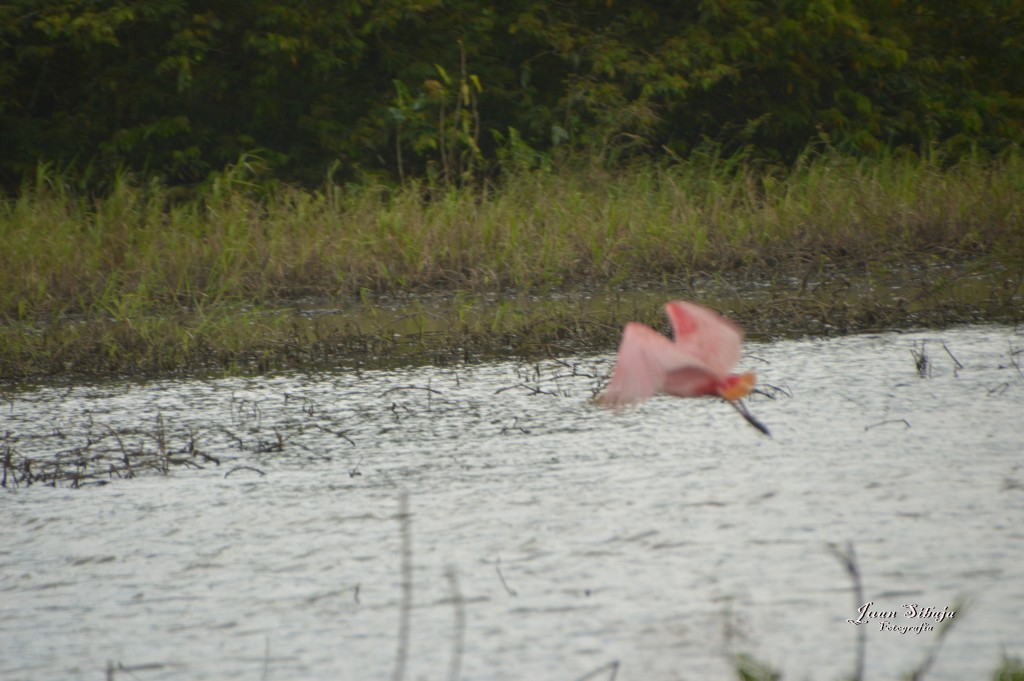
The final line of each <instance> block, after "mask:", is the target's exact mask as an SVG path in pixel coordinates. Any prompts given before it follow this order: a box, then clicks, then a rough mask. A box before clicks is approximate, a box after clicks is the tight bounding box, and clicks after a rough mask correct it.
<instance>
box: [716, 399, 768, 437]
mask: <svg viewBox="0 0 1024 681" xmlns="http://www.w3.org/2000/svg"><path fill="white" fill-rule="evenodd" d="M726 402H728V403H729V404H731V405H732V406H733V408H734V409H735V410H736V411H738V412H739V413H740V416H742V417H743V418H745V419H746V420H747V423H749V424H750V425H752V426H754V427H755V428H757V429H758V430H760V431H761V432H762V433H764V434H765V435H767V436H768V437H771V436H772V434H771V433H770V432H768V426H766V425H764V424H763V423H761V422H760V421H758V420H757V418H756V417H755V416H754V415H753V414H751V413H750V411H749V410H748V409H747V405H745V404H743V401H742V400H726Z"/></svg>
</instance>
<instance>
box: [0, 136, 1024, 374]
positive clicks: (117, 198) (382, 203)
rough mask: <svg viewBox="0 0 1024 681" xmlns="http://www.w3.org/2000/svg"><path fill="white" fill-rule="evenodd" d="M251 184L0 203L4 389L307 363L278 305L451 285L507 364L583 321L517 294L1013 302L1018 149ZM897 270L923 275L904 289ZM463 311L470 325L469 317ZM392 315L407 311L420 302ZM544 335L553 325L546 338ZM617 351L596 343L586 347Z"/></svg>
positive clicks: (1021, 171) (1021, 189) (1023, 193)
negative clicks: (870, 295)
mask: <svg viewBox="0 0 1024 681" xmlns="http://www.w3.org/2000/svg"><path fill="white" fill-rule="evenodd" d="M246 172H247V171H246V170H245V169H244V168H238V169H229V170H228V171H226V172H225V173H224V174H222V175H221V176H220V177H219V178H218V179H217V180H216V181H215V182H213V183H211V185H210V186H209V188H208V189H207V190H205V191H204V192H203V193H202V194H200V195H194V196H182V195H181V194H179V193H177V192H175V191H173V190H171V189H168V188H164V187H160V186H138V185H137V184H135V183H133V182H132V181H131V180H130V178H128V177H125V176H118V177H116V178H113V180H112V181H111V184H110V188H109V190H108V191H107V192H106V193H105V194H104V195H102V196H89V195H86V194H83V193H81V192H77V191H75V190H74V189H72V187H71V184H70V182H69V181H67V180H66V179H65V178H61V177H58V176H54V175H52V174H47V173H46V172H45V171H41V172H40V174H39V176H38V177H37V178H36V181H35V182H34V183H33V184H31V185H30V186H26V187H25V188H24V189H23V190H22V191H21V192H20V193H19V194H18V195H17V196H13V197H8V198H6V199H4V200H2V202H0V243H3V245H4V247H3V248H2V249H0V377H4V378H19V377H24V376H27V375H32V374H36V373H63V372H65V371H71V372H72V373H78V372H82V371H85V367H88V366H92V367H94V368H95V369H96V371H108V370H114V371H119V372H123V373H134V372H136V371H164V370H167V369H168V368H172V367H176V368H182V367H185V368H194V369H195V368H202V366H203V365H204V364H212V365H216V366H220V365H222V364H224V363H225V362H226V363H227V364H228V365H231V364H232V362H234V363H235V364H236V365H237V364H239V363H241V364H246V365H253V360H252V359H251V358H252V357H258V356H263V357H266V356H273V357H275V358H277V359H275V360H274V361H272V362H269V364H271V365H276V364H283V365H285V366H288V365H292V364H294V362H289V361H279V360H280V358H281V357H282V356H283V355H286V354H287V353H286V352H282V351H280V350H279V349H274V350H267V349H266V348H264V350H262V351H258V350H259V347H260V345H261V344H263V345H264V346H266V345H267V344H270V345H271V346H272V345H274V344H282V343H283V344H285V345H287V344H288V343H298V344H299V345H300V346H301V347H302V348H303V350H302V353H307V354H308V353H309V352H311V351H312V346H311V345H310V344H311V343H313V342H314V341H310V340H308V339H309V338H311V337H316V334H317V333H318V332H319V331H310V330H309V329H307V328H305V327H306V326H308V324H307V322H308V320H302V319H299V320H298V321H295V320H294V319H285V318H282V317H281V316H280V315H279V314H273V313H269V312H267V311H268V310H274V309H280V308H281V307H282V306H288V305H292V304H294V303H296V301H311V300H315V301H318V304H320V305H321V306H326V307H342V308H346V309H348V308H350V307H351V303H352V302H353V301H360V300H361V301H363V302H369V303H370V305H369V307H368V308H367V309H366V310H363V311H362V312H360V313H358V314H357V315H356V316H357V317H359V316H360V315H364V314H370V315H372V314H380V313H381V310H383V309H390V306H389V305H387V304H382V303H381V296H382V295H386V296H392V297H393V296H396V295H398V296H404V297H405V298H404V299H405V300H406V301H413V302H414V301H415V299H416V297H418V296H422V295H423V294H425V293H426V292H434V293H436V292H447V293H449V294H451V295H454V294H455V292H461V293H460V294H459V295H461V296H462V297H461V298H459V299H458V300H454V299H453V300H451V301H449V302H447V303H446V304H445V308H446V310H445V312H444V314H445V315H448V314H449V313H450V314H451V315H453V316H452V317H450V318H447V319H446V322H447V326H448V327H452V326H454V328H455V329H457V330H458V332H459V334H460V335H461V336H462V337H463V338H460V340H459V341H458V343H456V344H460V343H462V341H463V340H465V337H469V336H473V335H474V334H477V335H481V336H488V335H489V336H490V339H489V341H488V343H485V344H489V345H490V346H491V347H493V348H494V349H496V350H499V349H501V348H502V347H504V346H506V345H508V343H504V342H503V341H502V340H501V338H497V339H496V338H494V335H495V334H498V335H500V334H506V335H508V334H512V335H521V334H529V333H538V334H539V335H537V337H536V340H537V341H538V342H541V343H543V342H548V341H550V339H551V338H552V337H555V338H557V337H560V336H565V335H567V334H568V335H571V332H566V331H565V329H564V328H563V327H565V325H566V324H568V325H569V326H572V325H573V323H574V321H579V320H577V319H576V318H575V317H574V313H573V309H572V305H563V306H562V307H561V308H560V309H559V310H558V311H557V312H556V313H550V314H549V313H543V314H541V315H540V316H539V317H538V314H537V313H536V312H535V311H533V310H531V309H529V308H530V306H526V309H522V308H523V306H522V305H517V304H514V303H509V302H508V299H509V298H512V299H516V297H517V296H522V295H523V294H532V293H552V292H565V291H575V292H577V293H578V294H579V295H577V296H576V298H580V299H585V298H586V297H587V296H588V295H590V294H591V293H594V292H598V293H611V294H612V295H613V296H614V295H615V294H616V292H617V291H620V290H625V291H628V290H633V289H648V288H650V287H652V286H653V287H656V288H657V289H658V290H659V292H661V293H663V294H665V295H668V294H672V295H674V294H677V293H678V292H680V291H682V292H685V291H686V290H689V289H692V288H693V286H694V285H695V283H699V282H704V283H708V282H711V283H712V284H716V285H717V286H718V288H719V289H722V288H724V289H728V288H729V287H732V286H738V285H740V284H742V283H744V282H747V283H749V282H754V281H758V282H768V283H772V284H773V285H774V286H775V287H776V290H778V291H781V292H784V293H785V296H788V297H792V296H793V291H798V292H799V293H800V294H801V296H803V295H804V294H806V293H807V291H808V287H809V286H810V287H811V288H813V287H815V286H818V287H820V286H823V285H824V286H825V287H826V288H827V289H828V290H830V291H832V293H833V294H836V291H837V288H836V285H835V281H834V277H835V276H836V273H837V272H845V273H848V274H849V275H850V276H853V275H856V277H858V278H859V281H861V282H864V281H867V282H868V283H869V284H870V283H871V282H878V281H882V280H886V281H889V280H891V279H893V277H895V278H896V279H897V280H900V281H904V282H905V281H908V280H909V281H911V282H914V283H915V285H918V288H919V289H920V287H921V285H922V284H921V282H924V284H923V286H925V287H927V288H928V291H930V292H932V293H933V292H934V291H935V290H938V291H939V295H938V296H937V299H938V300H940V302H942V304H943V305H945V304H946V303H950V301H952V302H951V303H950V304H952V306H953V307H954V308H957V310H960V307H962V306H961V305H960V303H959V302H958V299H956V298H955V297H954V298H948V297H946V296H945V295H944V287H945V286H946V285H947V284H948V282H947V283H943V276H944V275H943V274H942V272H941V271H940V270H941V268H942V267H945V266H947V265H952V266H955V267H954V269H953V270H951V271H950V273H949V276H950V277H952V278H953V280H954V281H959V280H963V279H964V278H971V277H981V278H982V279H983V280H984V284H983V286H984V287H986V289H987V290H988V291H989V294H990V295H989V298H993V299H998V301H997V303H998V304H991V305H988V306H987V307H985V306H982V308H981V309H982V310H983V311H982V313H981V314H982V316H984V315H985V314H987V313H986V312H985V310H992V309H995V308H999V307H1000V306H1003V307H1008V308H1009V307H1013V306H1014V305H1015V304H1017V303H1019V296H1020V290H1019V289H1020V280H1021V275H1020V265H1021V263H1022V262H1024V255H1022V254H1024V211H1022V206H1024V201H1022V199H1024V161H1022V160H1021V159H1020V158H1019V157H1017V156H1008V157H1006V158H1005V159H1003V160H1001V161H999V162H994V163H980V162H969V161H968V162H962V163H959V164H957V165H954V166H952V167H943V166H941V165H940V164H938V163H935V162H930V161H927V160H920V159H916V158H911V157H896V156H891V157H884V158H879V159H874V160H854V159H850V158H846V157H842V156H836V155H825V156H813V157H811V156H809V157H808V158H807V159H805V161H804V162H802V163H800V164H798V165H797V166H796V167H795V168H793V169H789V170H783V169H779V168H771V167H768V168H764V167H756V166H753V165H750V164H747V163H745V162H744V161H743V160H742V159H725V160H722V159H715V158H705V159H698V160H695V161H691V162H687V163H679V164H676V165H672V166H668V167H640V168H636V169H632V170H627V171H622V172H620V173H614V174H613V173H609V172H607V171H604V170H598V169H591V170H575V171H560V172H553V173H542V172H536V173H529V174H522V175H516V176H512V177H508V178H506V179H505V180H504V181H503V182H502V183H501V184H500V185H498V186H488V187H484V188H463V189H450V190H437V189H433V188H428V187H426V186H424V185H421V184H415V183H410V184H408V185H406V186H403V187H401V188H393V187H392V188H388V187H383V186H357V187H349V186H337V185H331V184H329V185H325V186H323V187H321V188H320V189H318V190H316V191H307V190H301V189H296V188H289V187H281V186H269V187H268V186H257V185H255V184H253V183H251V182H250V181H249V179H248V177H247V176H246ZM965 263H966V266H965ZM907 268H914V273H913V274H911V275H910V276H909V278H908V275H907V274H906V273H907V272H908V271H909V270H908V269H907ZM847 278H849V277H847ZM794 287H795V288H794ZM712 288H714V287H712ZM739 288H740V290H741V291H742V286H739ZM854 288H856V287H854ZM1000 291H1002V292H1001V293H1000ZM581 292H582V293H581ZM920 293H921V290H918V291H917V292H916V293H915V295H917V294H920ZM926 293H927V292H926ZM719 294H720V295H724V294H722V293H721V291H719ZM928 294H929V295H931V293H928ZM805 297H807V298H808V301H809V302H808V301H805V302H806V303H807V306H808V308H807V309H809V310H810V312H811V313H813V314H818V312H820V311H821V309H822V307H821V306H822V305H826V306H832V307H830V308H828V309H829V310H833V308H834V310H833V313H840V312H842V310H841V309H839V308H837V307H835V305H834V304H835V303H836V301H837V300H838V299H839V298H843V299H845V300H847V301H849V300H850V298H851V297H850V296H849V295H848V294H847V293H842V295H839V296H838V298H837V295H832V296H831V298H829V297H828V296H826V297H825V298H828V300H827V301H826V302H824V303H823V302H822V300H823V298H822V296H821V295H820V294H819V295H817V297H816V298H815V297H814V296H805ZM933 297H935V296H934V295H933ZM734 298H735V299H736V301H737V303H738V307H739V308H740V309H739V310H736V311H737V312H738V313H741V314H743V313H744V312H745V313H746V314H747V315H748V318H749V319H750V321H751V322H753V323H760V322H764V323H765V324H767V325H768V326H771V324H770V323H769V321H770V320H769V319H768V317H769V316H770V315H767V314H759V313H758V311H757V310H755V309H744V308H747V307H748V306H745V305H743V304H742V302H743V295H736V296H734ZM811 298H814V300H811ZM564 299H565V298H563V300H564ZM780 300H781V299H780ZM460 301H461V302H460ZM481 301H489V302H485V303H481ZM495 301H496V302H495ZM769 302H770V301H769ZM883 302H884V301H876V304H875V305H874V307H876V308H879V309H881V306H882V305H883ZM911 302H913V301H911ZM885 304H887V305H889V306H890V307H891V306H892V303H891V301H890V302H888V303H885ZM467 305H469V306H471V307H472V308H473V309H474V310H475V312H474V315H475V317H476V318H477V319H476V321H475V322H474V323H475V324H476V326H471V325H470V326H467V325H465V324H461V323H459V315H460V314H461V315H462V316H463V317H464V316H465V313H466V309H465V308H466V306H467ZM400 307H401V308H402V312H401V314H402V315H408V314H415V309H414V308H415V306H413V310H412V311H410V309H409V307H408V306H400ZM656 307H657V306H656V305H655V304H653V303H652V304H649V305H645V306H643V308H644V309H643V310H642V312H646V313H647V314H651V312H650V311H651V310H656ZM734 307H735V306H734ZM460 308H461V312H460ZM910 308H913V305H911V306H910ZM514 309H518V310H520V311H519V312H518V313H516V314H510V311H511V310H514ZM766 309H772V307H771V306H768V308H766ZM908 309H909V308H908ZM374 310H376V312H375V311H374ZM826 311H827V310H826ZM954 311H956V310H954ZM960 311H962V310H960ZM911 313H912V310H911ZM911 313H908V315H909V316H908V317H907V320H906V321H908V322H910V323H913V322H914V321H915V320H914V318H913V314H911ZM552 314H553V318H554V321H551V319H552ZM853 314H855V315H857V314H860V312H855V313H853ZM958 314H959V313H958ZM252 315H257V317H258V318H259V319H260V320H262V321H259V322H257V321H252V319H251V318H250V317H251V316H252ZM267 315H269V317H268V316H267ZM290 316H291V317H294V315H290ZM481 316H483V317H489V319H488V320H486V321H481V320H480V319H479V318H480V317H481ZM964 316H966V317H967V318H968V319H973V318H975V317H977V316H978V315H977V310H967V312H966V313H965V315H964ZM541 318H547V319H549V323H547V325H545V324H544V323H542V319H541ZM958 318H959V317H957V315H953V316H952V317H950V319H958ZM268 319H269V320H270V321H268ZM948 320H949V319H947V321H948ZM335 321H336V322H337V328H332V329H329V330H327V331H324V333H327V335H328V336H329V337H330V338H334V339H338V338H340V337H341V336H344V335H345V331H344V328H345V324H344V323H343V322H342V321H338V320H335ZM925 321H929V320H925ZM583 322H584V323H587V324H589V322H588V321H587V320H586V319H583ZM605 322H607V323H608V324H610V325H611V326H612V327H615V326H617V325H618V324H619V323H620V322H621V319H619V318H617V317H616V318H612V317H609V316H607V315H605V316H602V317H601V323H605ZM862 325H863V324H862ZM868 325H870V324H868ZM357 326H358V324H357ZM552 326H558V327H559V328H561V330H560V331H558V332H557V333H554V334H553V335H552V334H548V335H545V334H544V333H543V331H544V329H545V328H548V329H550V328H551V327H552ZM591 326H593V325H591ZM854 326H856V325H854ZM449 330H450V329H449ZM755 330H756V329H755ZM766 330H769V329H766ZM770 330H774V329H770ZM798 330H799V329H798ZM810 330H811V331H812V332H813V330H814V329H813V324H812V325H811V329H810ZM321 331H322V329H321ZM310 334H312V336H311V335H310ZM449 335H451V334H449ZM353 338H355V339H358V338H359V333H356V334H355V335H354V336H353ZM303 339H306V340H303ZM321 340H322V339H321ZM351 340H352V339H351V338H350V339H349V340H348V341H345V342H340V341H339V343H338V344H336V345H335V346H332V349H333V350H337V351H341V350H344V347H343V346H345V345H346V343H348V342H349V341H351ZM378 340H379V339H378ZM607 340H608V339H607V338H606V334H604V332H603V331H602V333H601V334H600V335H599V342H601V343H604V342H606V341H607ZM385 344H386V343H385ZM513 344H514V343H513ZM254 353H255V354H254ZM261 353H262V354H261ZM302 353H298V354H300V355H301V354H302ZM229 355H230V356H233V357H234V359H233V360H224V359H223V358H224V357H226V356H229ZM89 358H92V360H93V361H88V360H89ZM247 358H248V359H247ZM300 363H301V362H300ZM264 364H265V363H264ZM254 366H257V367H258V366H261V361H260V360H258V359H257V360H255V365H254ZM101 367H102V369H101Z"/></svg>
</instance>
